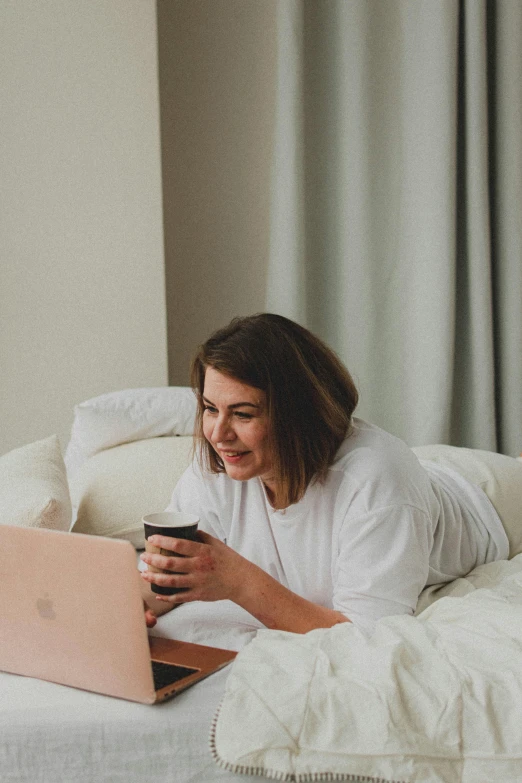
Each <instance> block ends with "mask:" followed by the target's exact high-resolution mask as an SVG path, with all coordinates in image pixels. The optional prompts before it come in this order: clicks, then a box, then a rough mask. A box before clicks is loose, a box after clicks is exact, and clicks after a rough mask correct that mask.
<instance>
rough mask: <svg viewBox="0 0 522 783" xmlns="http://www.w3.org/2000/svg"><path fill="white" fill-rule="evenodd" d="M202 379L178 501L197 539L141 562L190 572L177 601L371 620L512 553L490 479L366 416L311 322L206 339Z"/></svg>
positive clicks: (265, 324) (244, 328)
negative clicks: (193, 452) (421, 451)
mask: <svg viewBox="0 0 522 783" xmlns="http://www.w3.org/2000/svg"><path fill="white" fill-rule="evenodd" d="M192 386H193V388H194V389H195V391H196V394H197V398H198V414H197V420H196V439H197V455H198V459H197V460H195V461H194V462H193V464H192V465H191V466H190V467H189V468H188V469H187V470H186V472H185V473H184V475H183V476H182V478H181V479H180V481H179V482H178V485H177V486H176V488H175V490H174V493H173V495H172V500H171V503H170V505H169V507H168V509H167V510H173V511H174V510H178V511H189V512H193V513H196V514H198V515H199V517H200V520H201V522H200V530H201V532H200V533H199V541H198V542H191V541H182V540H179V539H175V540H173V539H170V538H164V537H161V536H160V537H158V536H156V537H155V538H154V539H149V540H150V543H152V544H153V545H154V544H155V545H156V546H161V547H162V548H164V549H168V550H169V551H171V552H172V556H170V557H166V556H163V555H154V554H149V553H144V554H142V555H141V558H142V560H143V561H144V562H145V563H147V564H148V565H150V566H155V567H157V568H161V569H166V570H168V571H176V572H178V573H177V574H176V575H174V574H172V575H171V574H158V573H152V572H150V571H145V572H142V578H143V579H144V580H145V581H146V582H148V583H152V582H154V583H156V584H158V585H167V586H173V587H181V588H185V592H181V593H176V594H174V595H172V596H155V599H153V600H156V601H163V602H165V604H166V607H165V608H167V609H168V608H171V607H172V606H174V605H176V604H179V603H184V602H187V601H194V600H201V601H214V600H219V599H230V600H232V601H234V602H235V603H237V604H238V605H239V606H241V607H243V608H244V609H246V610H247V611H248V612H250V613H251V614H252V615H253V616H254V617H256V618H257V619H258V620H260V621H261V622H262V623H263V624H264V625H266V626H267V627H268V628H277V629H281V630H286V631H293V632H297V633H306V632H307V631H310V630H312V629H314V628H324V627H330V626H333V625H335V624H337V623H341V622H352V623H354V624H355V625H356V626H358V627H359V628H360V629H361V630H362V631H363V632H364V633H367V634H368V633H371V631H372V630H373V627H374V624H375V622H376V621H377V620H378V619H379V618H380V617H384V616H387V615H394V614H403V613H408V614H412V613H413V611H414V609H415V606H416V603H417V599H418V597H419V594H420V592H421V590H422V589H423V588H424V587H425V586H426V585H429V584H435V583H441V582H448V581H450V580H453V579H455V578H457V577H459V576H463V575H465V574H467V573H469V571H471V570H472V569H473V568H474V567H475V566H477V565H479V564H481V563H486V562H490V561H492V560H498V559H505V558H507V557H508V554H509V544H508V539H507V536H506V533H505V531H504V528H503V526H502V523H501V521H500V518H499V516H498V514H497V513H496V511H495V509H494V507H493V505H492V503H491V502H490V501H489V499H488V498H487V496H486V494H485V493H484V492H483V491H482V490H481V489H480V488H479V487H478V486H474V485H473V484H471V483H469V482H468V481H466V480H465V479H463V478H462V477H461V476H459V475H458V474H456V473H455V472H453V471H451V470H448V469H446V468H443V467H441V466H438V465H435V464H432V463H425V464H423V465H421V464H420V463H419V461H418V459H417V458H416V456H415V455H414V453H413V452H412V451H411V449H409V448H408V447H407V446H406V445H405V444H404V443H403V442H402V441H400V440H399V439H398V438H395V437H394V436H392V435H390V434H388V433H386V432H384V431H383V430H381V429H379V428H378V427H375V426H372V425H370V424H367V423H366V422H363V421H362V420H359V419H356V418H353V417H352V414H353V411H354V409H355V407H356V404H357V399H358V395H357V390H356V388H355V386H354V383H353V381H352V379H351V377H350V375H349V373H348V371H347V370H346V368H345V367H344V366H343V365H342V363H341V362H340V361H339V359H338V358H337V356H336V355H335V354H334V353H333V351H331V350H330V349H329V348H328V347H327V346H326V345H325V344H324V343H323V342H322V341H320V340H319V339H318V338H317V337H315V336H314V335H312V334H311V333H310V332H309V331H307V330H306V329H304V328H302V327H301V326H299V325H298V324H296V323H294V322H292V321H290V320H288V319H286V318H283V317H282V316H278V315H272V314H260V315H255V316H251V317H247V318H237V319H234V320H233V321H232V322H231V324H230V325H229V326H228V327H226V328H224V329H222V330H219V331H217V332H216V333H215V334H213V335H212V337H210V339H209V340H207V342H206V343H204V344H203V345H202V346H201V347H200V349H199V351H198V353H197V355H196V357H195V359H194V362H193V366H192ZM179 555H183V556H184V557H178V556H179ZM151 603H152V601H149V605H150V604H151Z"/></svg>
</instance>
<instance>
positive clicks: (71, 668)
mask: <svg viewBox="0 0 522 783" xmlns="http://www.w3.org/2000/svg"><path fill="white" fill-rule="evenodd" d="M0 595H1V596H2V617H1V620H0V670H2V671H6V672H11V673H13V674H22V675H25V676H26V677H37V678H39V679H42V680H50V681H52V682H57V683H61V684H62V685H70V686H72V687H74V688H82V689H84V690H88V691H94V692H96V693H103V694H107V695H109V696H117V697H119V698H122V699H129V700H130V701H138V702H142V703H145V704H153V703H155V702H159V701H164V700H165V699H168V698H171V697H172V696H175V695H176V694H177V693H180V691H182V690H185V688H188V687H189V686H191V685H193V684H194V683H196V682H198V681H199V680H201V679H203V678H204V677H207V676H208V675H209V674H212V673H213V672H215V671H217V670H218V669H221V668H222V667H223V666H226V665H227V664H228V663H230V661H232V660H233V659H234V658H235V656H236V653H235V652H233V651H231V650H221V649H219V648H216V647H206V646H203V645H199V644H190V643H188V642H178V641H173V640H168V639H161V638H157V637H152V636H151V637H149V636H148V633H147V628H146V625H145V616H144V611H143V600H142V597H141V590H140V576H139V573H138V569H137V564H136V552H135V550H134V547H133V546H132V544H131V543H129V542H128V541H121V540H116V539H108V538H102V537H99V536H86V535H82V534H81V533H63V532H57V531H54V530H39V529H38V530H37V529H31V528H20V527H11V526H8V525H3V526H0Z"/></svg>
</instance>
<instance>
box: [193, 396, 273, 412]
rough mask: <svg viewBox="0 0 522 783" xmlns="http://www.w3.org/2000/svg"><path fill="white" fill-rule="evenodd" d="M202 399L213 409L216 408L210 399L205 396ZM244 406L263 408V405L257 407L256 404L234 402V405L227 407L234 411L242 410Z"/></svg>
mask: <svg viewBox="0 0 522 783" xmlns="http://www.w3.org/2000/svg"><path fill="white" fill-rule="evenodd" d="M202 397H203V402H206V403H207V405H212V407H213V408H215V407H216V406H215V405H214V403H213V402H210V400H209V399H208V397H205V395H202ZM244 405H248V406H249V407H250V408H260V407H261V405H256V404H255V402H234V403H233V404H232V405H228V406H227V407H228V409H229V410H233V409H234V408H242V407H243V406H244Z"/></svg>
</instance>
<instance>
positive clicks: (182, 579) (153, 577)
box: [141, 571, 194, 588]
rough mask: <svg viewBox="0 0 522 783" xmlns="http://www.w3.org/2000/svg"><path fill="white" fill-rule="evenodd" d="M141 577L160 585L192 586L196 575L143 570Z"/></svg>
mask: <svg viewBox="0 0 522 783" xmlns="http://www.w3.org/2000/svg"><path fill="white" fill-rule="evenodd" d="M141 578H142V579H143V580H144V581H145V582H149V583H150V584H152V583H153V584H155V585H159V586H160V587H183V588H191V587H192V586H193V585H194V577H193V576H192V575H191V574H163V573H161V574H156V573H151V572H150V571H142V572H141Z"/></svg>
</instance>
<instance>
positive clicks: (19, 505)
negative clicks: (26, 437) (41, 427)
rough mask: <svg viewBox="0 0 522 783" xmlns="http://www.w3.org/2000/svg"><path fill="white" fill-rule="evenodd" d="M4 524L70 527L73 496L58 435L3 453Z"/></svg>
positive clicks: (0, 509) (0, 518) (0, 512)
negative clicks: (71, 495) (70, 493)
mask: <svg viewBox="0 0 522 783" xmlns="http://www.w3.org/2000/svg"><path fill="white" fill-rule="evenodd" d="M0 524H2V525H15V526H17V527H45V528H49V529H51V530H69V528H70V526H71V498H70V495H69V487H68V484H67V476H66V472H65V465H64V461H63V457H62V452H61V450H60V443H59V441H58V438H57V436H56V435H52V436H51V437H49V438H45V439H44V440H38V441H35V442H34V443H29V444H28V445H27V446H21V447H20V448H17V449H14V450H13V451H10V452H8V453H7V454H4V455H3V456H2V457H0Z"/></svg>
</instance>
